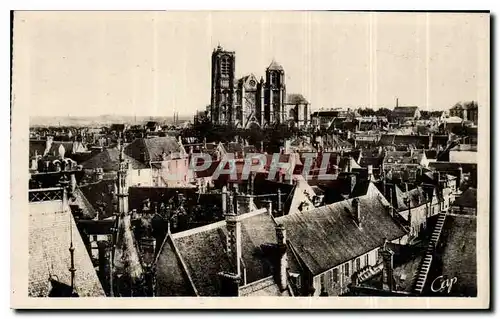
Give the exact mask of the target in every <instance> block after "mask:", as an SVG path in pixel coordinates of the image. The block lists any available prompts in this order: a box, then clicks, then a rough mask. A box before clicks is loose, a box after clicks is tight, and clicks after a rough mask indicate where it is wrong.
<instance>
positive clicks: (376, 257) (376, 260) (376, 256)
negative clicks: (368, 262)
mask: <svg viewBox="0 0 500 319" xmlns="http://www.w3.org/2000/svg"><path fill="white" fill-rule="evenodd" d="M377 262H378V249H375V263H377Z"/></svg>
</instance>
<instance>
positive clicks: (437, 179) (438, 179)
mask: <svg viewBox="0 0 500 319" xmlns="http://www.w3.org/2000/svg"><path fill="white" fill-rule="evenodd" d="M432 175H433V177H434V181H435V182H436V184H437V185H439V182H440V181H441V174H440V173H439V172H434V173H433V174H432Z"/></svg>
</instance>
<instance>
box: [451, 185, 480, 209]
mask: <svg viewBox="0 0 500 319" xmlns="http://www.w3.org/2000/svg"><path fill="white" fill-rule="evenodd" d="M453 206H461V207H467V208H477V189H475V188H472V187H471V188H469V189H467V190H466V191H465V192H463V194H462V195H460V197H459V198H457V200H456V201H455V203H453Z"/></svg>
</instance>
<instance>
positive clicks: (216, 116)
mask: <svg viewBox="0 0 500 319" xmlns="http://www.w3.org/2000/svg"><path fill="white" fill-rule="evenodd" d="M235 58H236V56H235V52H234V51H226V50H224V49H223V48H222V47H221V46H218V47H217V49H215V50H214V51H213V53H212V92H211V102H210V112H209V113H210V119H211V121H212V123H214V124H225V125H228V124H232V125H234V126H236V127H239V128H264V127H266V126H270V125H274V124H288V125H290V126H296V127H304V126H307V125H308V124H309V120H310V105H309V102H308V101H307V100H306V99H305V98H304V97H303V96H302V94H287V92H286V83H285V70H284V69H283V67H282V66H281V65H280V64H278V63H277V62H276V61H274V60H273V61H272V62H271V64H270V65H269V66H268V67H267V69H266V76H265V80H264V78H263V77H261V78H260V80H259V79H257V78H256V77H255V75H254V74H249V75H246V76H244V77H242V78H240V79H237V78H236V77H235V68H236V59H235Z"/></svg>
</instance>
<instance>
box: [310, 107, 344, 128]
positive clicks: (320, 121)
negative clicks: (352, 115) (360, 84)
mask: <svg viewBox="0 0 500 319" xmlns="http://www.w3.org/2000/svg"><path fill="white" fill-rule="evenodd" d="M348 112H349V111H348V110H345V109H342V108H330V109H320V110H318V111H314V112H313V113H312V114H311V124H312V125H314V126H315V127H318V128H328V127H329V126H330V125H331V123H332V121H333V120H334V119H335V118H345V117H347V114H348Z"/></svg>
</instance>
